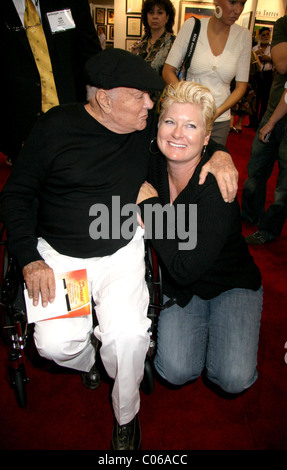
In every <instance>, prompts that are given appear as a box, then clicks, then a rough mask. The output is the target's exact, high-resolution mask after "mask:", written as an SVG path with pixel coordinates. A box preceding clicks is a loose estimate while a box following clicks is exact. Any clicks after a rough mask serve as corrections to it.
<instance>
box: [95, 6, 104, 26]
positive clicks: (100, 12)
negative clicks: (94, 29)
mask: <svg viewBox="0 0 287 470" xmlns="http://www.w3.org/2000/svg"><path fill="white" fill-rule="evenodd" d="M105 19H106V9H105V8H96V17H95V23H96V24H105V22H106V21H105Z"/></svg>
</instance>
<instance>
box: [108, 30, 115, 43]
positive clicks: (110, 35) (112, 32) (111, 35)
mask: <svg viewBox="0 0 287 470" xmlns="http://www.w3.org/2000/svg"><path fill="white" fill-rule="evenodd" d="M114 38H115V37H114V26H109V41H113V40H114Z"/></svg>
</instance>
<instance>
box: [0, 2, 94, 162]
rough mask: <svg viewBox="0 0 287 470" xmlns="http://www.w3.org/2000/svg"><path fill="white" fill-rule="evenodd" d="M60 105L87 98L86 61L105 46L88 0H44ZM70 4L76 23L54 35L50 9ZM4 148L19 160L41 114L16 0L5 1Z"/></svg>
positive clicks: (0, 28)
mask: <svg viewBox="0 0 287 470" xmlns="http://www.w3.org/2000/svg"><path fill="white" fill-rule="evenodd" d="M39 2H40V8H41V16H42V24H43V28H44V31H45V35H46V39H47V43H48V48H49V52H50V58H51V62H52V67H53V72H54V77H55V83H56V87H57V92H58V97H59V101H60V104H64V103H69V102H74V101H83V100H85V82H84V77H83V65H84V63H85V61H86V60H87V59H88V58H89V57H91V56H92V55H94V54H96V53H97V52H99V51H100V50H101V46H100V42H99V39H98V36H97V32H96V30H95V27H94V24H93V21H92V18H91V14H90V7H89V3H88V0H39ZM64 9H70V10H71V12H72V16H73V19H74V22H75V24H76V28H74V29H70V30H66V31H63V32H57V33H54V34H52V32H51V30H50V26H49V22H48V19H47V16H46V14H47V13H49V12H52V11H59V10H64ZM0 64H1V74H0V90H1V91H0V93H1V116H2V121H1V135H0V151H1V152H3V153H4V154H6V155H7V156H8V157H10V158H12V160H13V159H15V158H16V156H17V154H18V152H19V150H20V148H21V146H22V143H23V141H25V140H26V137H27V135H28V134H29V132H30V130H31V128H32V126H33V125H34V123H35V121H36V119H37V117H38V116H39V115H40V114H41V86H40V77H39V73H38V70H37V67H36V64H35V61H34V57H33V54H32V51H31V48H30V45H29V42H28V39H27V36H26V32H25V29H24V28H23V26H22V23H21V20H20V18H19V16H18V13H17V10H16V8H15V7H14V3H13V1H12V0H5V1H1V2H0Z"/></svg>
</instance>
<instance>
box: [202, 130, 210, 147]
mask: <svg viewBox="0 0 287 470" xmlns="http://www.w3.org/2000/svg"><path fill="white" fill-rule="evenodd" d="M210 136H211V132H209V133H208V134H207V135H206V136H205V137H204V145H207V144H208V142H209V139H210Z"/></svg>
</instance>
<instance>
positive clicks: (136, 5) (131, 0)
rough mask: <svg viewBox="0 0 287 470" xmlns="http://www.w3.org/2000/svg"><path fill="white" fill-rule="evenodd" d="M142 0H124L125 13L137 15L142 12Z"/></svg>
mask: <svg viewBox="0 0 287 470" xmlns="http://www.w3.org/2000/svg"><path fill="white" fill-rule="evenodd" d="M142 3H143V0H126V13H130V14H134V15H138V14H140V13H141V11H142Z"/></svg>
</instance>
